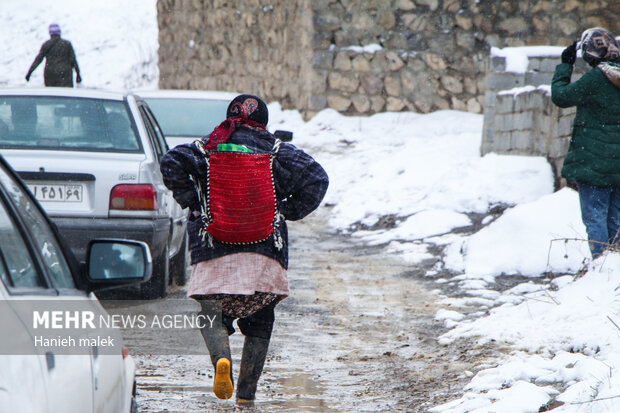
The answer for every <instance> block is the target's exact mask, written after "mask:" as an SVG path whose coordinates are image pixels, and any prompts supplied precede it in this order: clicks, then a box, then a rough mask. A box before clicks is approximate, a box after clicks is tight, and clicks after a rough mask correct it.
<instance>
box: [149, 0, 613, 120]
mask: <svg viewBox="0 0 620 413" xmlns="http://www.w3.org/2000/svg"><path fill="white" fill-rule="evenodd" d="M158 19H159V31H160V39H159V40H160V51H159V58H160V63H159V64H160V87H161V88H181V89H219V90H229V91H242V92H249V93H256V94H259V95H261V96H263V97H264V98H265V99H266V100H267V101H273V100H277V101H280V102H281V103H282V104H283V106H284V107H285V108H295V109H298V110H300V111H302V112H303V113H304V114H305V115H306V117H309V116H311V115H313V114H314V113H316V112H317V111H319V110H321V109H324V108H326V107H331V108H334V109H336V110H338V111H340V112H341V113H346V114H372V113H376V112H383V111H400V110H411V111H416V112H429V111H434V110H438V109H458V110H467V111H470V112H476V113H481V112H482V110H483V105H484V101H485V99H484V92H485V81H484V79H485V71H486V64H487V59H488V57H489V50H490V47H491V46H495V47H500V48H503V47H507V46H522V45H541V44H546V45H568V44H570V43H572V42H573V41H574V40H576V39H578V37H579V35H580V33H581V31H582V30H583V29H585V28H587V27H592V26H603V27H606V28H608V29H609V30H611V31H612V32H620V2H618V1H613V2H611V1H610V2H608V1H604V0H565V1H559V0H511V1H509V0H286V1H285V0H269V1H267V0H237V1H225V0H158Z"/></svg>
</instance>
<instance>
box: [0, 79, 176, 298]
mask: <svg viewBox="0 0 620 413" xmlns="http://www.w3.org/2000/svg"><path fill="white" fill-rule="evenodd" d="M167 150H168V147H167V144H166V141H165V138H164V136H163V134H162V132H161V130H160V127H159V125H158V124H157V121H156V120H155V117H154V116H153V114H152V112H151V110H150V108H149V107H148V105H147V104H146V103H145V102H144V101H143V100H142V99H140V98H139V97H137V96H135V95H133V94H122V93H113V92H104V91H98V90H88V89H73V88H58V87H48V88H43V89H32V88H25V89H3V90H1V91H0V153H1V154H2V155H3V156H4V157H5V158H6V159H7V160H8V161H9V163H10V164H11V165H12V167H13V168H14V169H15V170H16V171H18V174H19V175H20V176H21V178H22V179H23V180H24V181H25V182H26V184H27V185H28V187H29V188H30V190H31V191H32V192H33V194H34V196H35V197H36V198H37V200H38V201H39V202H40V203H41V205H42V206H43V207H44V208H45V210H46V211H47V213H48V215H49V216H50V217H51V218H52V220H53V221H54V222H55V223H56V225H57V226H58V228H59V230H60V232H61V233H62V235H63V236H64V238H65V239H66V240H67V241H68V243H69V245H70V246H71V248H72V250H73V252H74V253H75V255H76V257H77V258H78V259H79V260H83V259H84V257H85V253H86V250H85V248H86V245H88V242H89V241H90V240H91V239H93V238H125V239H136V240H141V241H144V242H146V243H147V244H148V245H149V247H150V248H151V253H152V255H153V262H154V264H153V277H152V279H151V281H149V282H148V283H145V284H144V285H142V286H141V290H142V291H141V292H142V295H143V296H144V297H148V298H155V297H163V296H165V295H166V294H167V291H168V284H169V281H171V279H173V278H176V279H177V280H178V282H179V283H183V282H184V280H185V270H186V262H185V260H186V256H187V254H186V238H187V237H186V231H185V227H186V222H187V211H183V210H182V209H181V208H180V207H179V205H178V204H177V203H176V202H175V201H174V199H173V198H172V193H171V192H170V191H169V190H168V189H167V188H166V187H165V186H164V184H163V180H162V176H161V172H160V170H159V160H160V158H161V156H162V155H163V154H164V153H166V151H167Z"/></svg>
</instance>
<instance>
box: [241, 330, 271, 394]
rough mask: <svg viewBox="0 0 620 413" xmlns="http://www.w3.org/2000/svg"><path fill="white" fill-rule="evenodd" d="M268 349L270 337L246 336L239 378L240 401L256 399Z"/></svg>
mask: <svg viewBox="0 0 620 413" xmlns="http://www.w3.org/2000/svg"><path fill="white" fill-rule="evenodd" d="M268 349H269V339H265V338H259V337H251V336H246V337H245V341H244V343H243V353H242V356H241V368H240V369H239V378H238V380H237V398H238V399H239V401H240V402H250V401H252V400H254V399H255V397H256V385H257V384H258V379H259V378H260V375H261V373H262V372H263V366H264V365H265V358H266V357H267V350H268Z"/></svg>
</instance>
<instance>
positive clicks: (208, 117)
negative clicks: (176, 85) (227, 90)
mask: <svg viewBox="0 0 620 413" xmlns="http://www.w3.org/2000/svg"><path fill="white" fill-rule="evenodd" d="M144 100H146V103H147V104H148V105H149V107H150V108H151V110H152V111H153V113H154V114H155V117H156V118H157V123H159V126H161V128H162V131H163V132H164V135H166V137H171V136H195V137H202V136H205V135H208V134H209V133H211V132H212V131H213V129H214V128H215V127H216V126H217V125H219V124H220V123H221V122H222V121H223V120H224V119H226V109H227V108H228V104H229V103H230V102H229V101H228V100H212V99H178V98H177V99H174V98H145V99H144Z"/></svg>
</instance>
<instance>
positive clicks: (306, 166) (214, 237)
mask: <svg viewBox="0 0 620 413" xmlns="http://www.w3.org/2000/svg"><path fill="white" fill-rule="evenodd" d="M267 121H268V110H267V106H266V105H265V103H264V102H263V101H262V100H261V99H260V98H258V97H257V96H253V95H239V96H237V97H236V98H235V99H233V100H232V101H231V102H230V104H229V106H228V110H227V113H226V120H224V121H223V122H222V123H221V124H220V125H219V126H217V127H216V128H215V129H214V131H213V132H211V134H210V135H208V136H205V137H204V138H202V139H201V140H197V141H195V142H194V143H187V144H182V145H179V146H176V147H174V148H173V149H171V150H170V151H168V153H166V154H165V155H164V156H163V158H162V160H161V171H162V174H163V177H164V183H165V184H166V186H167V187H168V188H169V189H170V190H171V191H172V192H173V195H174V198H175V199H176V201H177V202H178V203H179V204H180V205H181V207H183V208H189V210H190V215H189V222H188V225H187V231H188V234H189V247H190V251H191V263H192V266H193V269H192V275H191V278H190V280H189V283H188V291H187V295H188V296H189V297H191V298H193V299H196V300H197V301H198V302H199V303H200V304H201V308H202V311H201V314H203V315H205V317H209V319H210V320H211V319H213V315H215V316H216V317H217V318H216V320H215V322H214V323H213V325H209V324H208V323H207V325H206V326H205V328H203V329H202V335H203V338H204V341H205V343H206V346H207V348H208V350H209V354H210V356H211V362H212V363H213V366H214V368H215V378H214V382H213V391H214V393H215V395H216V396H217V397H218V398H220V399H228V398H230V397H232V393H233V388H234V386H233V375H232V359H231V354H230V347H229V341H228V336H229V335H230V334H233V333H234V331H235V330H234V328H233V325H232V323H233V321H234V320H235V319H237V325H238V326H239V328H240V330H241V332H242V333H243V334H244V335H245V342H244V345H243V352H242V356H241V366H240V369H239V378H238V381H237V397H238V399H239V400H240V401H251V400H253V399H254V398H255V393H256V386H257V383H258V379H259V377H260V375H261V374H262V371H263V366H264V363H265V357H266V355H267V349H268V346H269V341H270V338H271V332H272V329H273V323H274V319H275V314H274V309H275V306H276V304H277V303H278V302H279V301H281V300H282V299H284V298H285V297H286V296H287V295H288V294H289V289H288V280H287V273H286V271H287V268H288V234H287V226H286V220H299V219H302V218H304V217H305V216H306V215H308V214H309V213H311V212H312V211H314V210H315V209H316V208H317V207H318V206H319V204H320V203H321V201H322V199H323V197H324V195H325V192H326V191H327V187H328V184H329V180H328V177H327V174H326V172H325V170H324V169H323V168H322V167H321V165H319V164H318V163H317V162H316V161H315V160H314V159H313V158H312V157H311V156H309V155H308V154H306V153H305V152H304V151H302V150H300V149H298V148H296V147H295V146H293V145H291V144H288V143H281V142H280V141H279V140H277V139H276V138H275V137H274V136H273V135H272V134H271V133H270V132H268V131H267V130H266V125H267ZM254 155H257V156H254ZM263 161H264V162H263ZM254 162H256V164H255V163H254ZM229 198H230V199H229ZM235 198H236V199H235ZM274 207H275V208H274ZM220 214H222V215H225V216H224V219H222V220H221V221H219V222H218V220H220ZM259 222H262V224H260V225H259ZM255 226H256V227H257V228H254V227H255ZM262 227H264V229H266V231H264V232H263V229H262ZM254 232H257V233H260V234H261V235H255V234H254ZM218 314H219V315H218ZM220 317H221V322H220V321H218V319H219V318H220Z"/></svg>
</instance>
